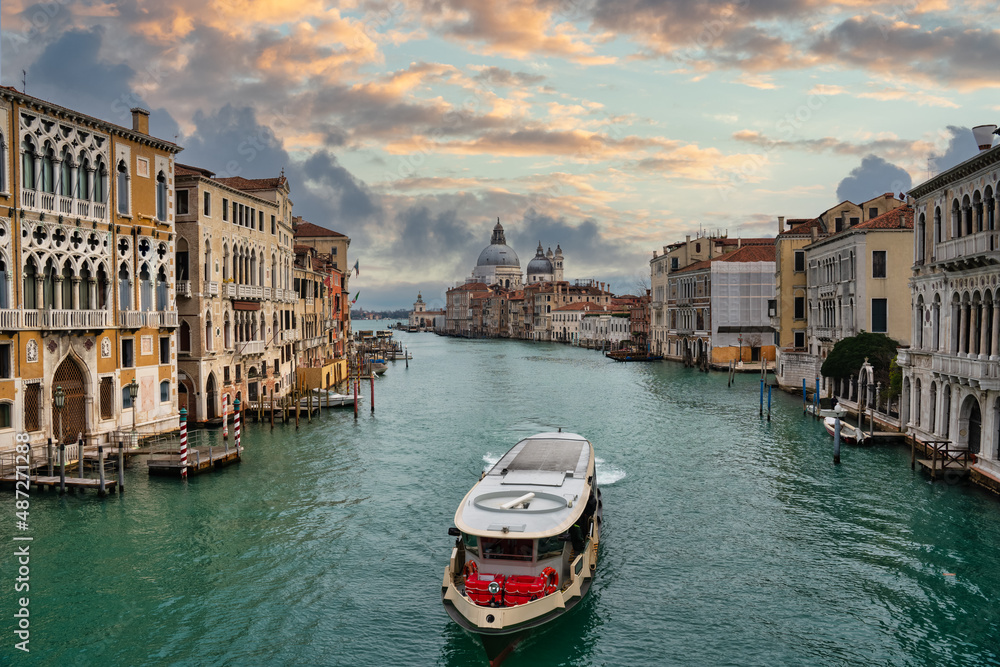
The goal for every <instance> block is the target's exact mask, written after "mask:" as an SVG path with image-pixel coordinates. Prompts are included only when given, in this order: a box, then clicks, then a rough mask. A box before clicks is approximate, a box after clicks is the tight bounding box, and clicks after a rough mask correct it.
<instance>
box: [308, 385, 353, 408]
mask: <svg viewBox="0 0 1000 667" xmlns="http://www.w3.org/2000/svg"><path fill="white" fill-rule="evenodd" d="M310 400H311V401H312V404H313V407H319V408H326V407H331V408H340V407H345V406H353V405H354V396H352V395H350V394H339V393H337V392H335V391H333V390H332V389H331V390H329V391H328V390H326V389H313V390H312V396H311V397H310V396H306V397H303V398H300V399H299V405H301V406H302V407H308V406H309V402H310Z"/></svg>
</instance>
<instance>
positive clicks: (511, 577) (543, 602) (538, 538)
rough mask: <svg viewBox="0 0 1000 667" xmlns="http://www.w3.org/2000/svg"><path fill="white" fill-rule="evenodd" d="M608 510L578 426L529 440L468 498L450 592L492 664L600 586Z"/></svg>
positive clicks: (453, 608) (446, 594) (455, 613)
mask: <svg viewBox="0 0 1000 667" xmlns="http://www.w3.org/2000/svg"><path fill="white" fill-rule="evenodd" d="M602 514H603V503H602V501H601V494H600V490H599V489H598V486H597V478H596V474H595V463H594V448H593V446H592V445H591V444H590V442H589V441H588V440H587V439H586V438H584V437H583V436H580V435H577V434H575V433H561V432H560V433H540V434H538V435H534V436H531V437H530V438H525V439H524V440H521V441H520V442H518V443H517V444H516V445H514V447H513V448H511V450H510V451H509V452H507V453H506V454H505V455H504V456H503V457H501V458H500V460H499V461H497V463H496V464H495V465H494V466H493V467H492V468H490V469H489V470H488V471H487V472H486V473H484V474H483V476H482V478H481V479H480V481H479V482H478V483H477V484H476V485H475V486H474V487H472V490H471V491H469V493H468V494H467V495H466V496H465V498H464V499H463V500H462V504H461V505H459V507H458V510H457V511H456V512H455V527H453V528H451V529H449V531H448V532H449V534H451V535H454V536H456V537H457V539H456V540H455V547H454V548H453V549H452V552H451V558H450V560H449V562H448V565H447V567H446V568H445V572H444V579H443V581H442V582H441V598H442V601H443V602H444V607H445V610H446V611H447V612H448V615H449V616H451V618H452V620H454V621H455V622H456V623H458V624H459V625H460V626H462V627H463V628H465V629H467V630H469V631H471V632H473V633H475V634H477V635H478V636H479V638H480V639H481V640H482V642H483V646H484V648H485V649H486V654H487V657H488V658H489V660H490V664H491V665H498V664H500V662H501V661H502V660H503V659H504V658H505V657H506V655H507V653H508V652H509V651H510V650H511V649H512V648H513V646H514V645H515V644H516V643H517V641H519V640H520V638H521V637H522V636H523V635H524V634H525V633H526V632H528V631H530V630H531V629H532V628H536V627H538V626H541V625H544V624H546V623H548V622H550V621H552V620H554V619H556V618H558V617H559V616H561V615H562V614H564V613H566V612H567V611H569V610H570V609H572V608H573V607H575V606H576V605H577V604H578V603H579V602H580V601H581V600H582V599H583V598H584V597H585V596H586V595H587V593H588V592H589V591H590V587H591V584H592V582H593V579H594V575H595V574H596V570H597V557H598V547H599V545H600V531H601V521H602Z"/></svg>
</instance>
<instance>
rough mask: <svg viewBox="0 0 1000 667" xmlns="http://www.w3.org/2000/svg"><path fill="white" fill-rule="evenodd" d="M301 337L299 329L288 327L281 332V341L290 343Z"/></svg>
mask: <svg viewBox="0 0 1000 667" xmlns="http://www.w3.org/2000/svg"><path fill="white" fill-rule="evenodd" d="M299 338H300V334H299V330H298V329H287V330H285V331H282V332H281V342H283V343H288V342H290V341H295V340H298V339H299Z"/></svg>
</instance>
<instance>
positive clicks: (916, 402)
mask: <svg viewBox="0 0 1000 667" xmlns="http://www.w3.org/2000/svg"><path fill="white" fill-rule="evenodd" d="M920 392H921V388H920V378H917V380H916V382H915V383H914V384H913V423H914V424H915V425H917V426H920Z"/></svg>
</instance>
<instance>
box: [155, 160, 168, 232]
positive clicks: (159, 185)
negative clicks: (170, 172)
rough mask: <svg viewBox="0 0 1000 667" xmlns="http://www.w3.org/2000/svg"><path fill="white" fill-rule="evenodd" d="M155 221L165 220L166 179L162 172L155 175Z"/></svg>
mask: <svg viewBox="0 0 1000 667" xmlns="http://www.w3.org/2000/svg"><path fill="white" fill-rule="evenodd" d="M156 219H157V220H159V221H160V222H165V221H166V220H167V177H166V176H165V175H164V173H163V172H162V171H161V172H160V173H159V174H157V175H156Z"/></svg>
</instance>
